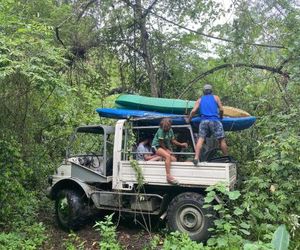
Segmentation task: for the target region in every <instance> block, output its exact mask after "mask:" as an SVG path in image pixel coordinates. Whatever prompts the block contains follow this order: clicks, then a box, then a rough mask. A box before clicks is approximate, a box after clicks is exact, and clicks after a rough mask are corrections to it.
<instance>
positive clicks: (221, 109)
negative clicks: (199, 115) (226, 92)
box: [214, 95, 224, 119]
mask: <svg viewBox="0 0 300 250" xmlns="http://www.w3.org/2000/svg"><path fill="white" fill-rule="evenodd" d="M214 97H215V100H216V102H217V104H218V107H219V113H220V118H221V119H223V114H224V108H223V105H222V102H221V99H220V97H218V96H217V95H215V96H214Z"/></svg>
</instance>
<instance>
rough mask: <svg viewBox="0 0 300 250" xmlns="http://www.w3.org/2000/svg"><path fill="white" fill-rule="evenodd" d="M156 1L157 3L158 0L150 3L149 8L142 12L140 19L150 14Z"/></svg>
mask: <svg viewBox="0 0 300 250" xmlns="http://www.w3.org/2000/svg"><path fill="white" fill-rule="evenodd" d="M157 1H158V0H154V1H153V2H152V4H150V6H149V7H148V8H147V9H145V11H144V12H143V14H142V18H144V17H146V16H147V15H148V14H149V13H150V11H151V10H152V9H153V7H154V5H155V4H156V3H157Z"/></svg>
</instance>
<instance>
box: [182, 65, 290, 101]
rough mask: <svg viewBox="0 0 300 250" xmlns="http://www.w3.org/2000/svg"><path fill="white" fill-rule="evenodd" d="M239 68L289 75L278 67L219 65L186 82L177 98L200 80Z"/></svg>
mask: <svg viewBox="0 0 300 250" xmlns="http://www.w3.org/2000/svg"><path fill="white" fill-rule="evenodd" d="M239 67H246V68H253V69H262V70H267V71H270V72H272V73H277V74H280V75H282V76H284V77H289V74H288V73H287V72H284V71H282V67H281V66H279V67H278V68H274V67H270V66H266V65H259V64H246V63H226V64H222V65H219V66H217V67H215V68H212V69H210V70H208V71H205V72H203V73H201V74H200V75H198V76H197V77H196V78H194V79H193V80H191V81H190V82H188V83H187V84H186V85H188V86H187V87H186V88H185V89H184V91H183V92H182V93H181V94H180V95H179V96H178V99H180V98H181V97H182V96H183V95H184V94H185V93H186V91H187V90H188V89H189V88H190V87H191V86H192V85H193V84H194V83H195V82H197V81H199V80H200V79H202V78H204V77H206V76H208V75H210V74H213V73H215V72H216V71H219V70H221V69H225V68H239Z"/></svg>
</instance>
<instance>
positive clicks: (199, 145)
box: [193, 137, 205, 165]
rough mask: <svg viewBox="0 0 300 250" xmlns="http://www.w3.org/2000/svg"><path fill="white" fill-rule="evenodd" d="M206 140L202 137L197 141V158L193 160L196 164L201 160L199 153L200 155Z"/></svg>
mask: <svg viewBox="0 0 300 250" xmlns="http://www.w3.org/2000/svg"><path fill="white" fill-rule="evenodd" d="M204 140H205V138H202V137H200V138H199V139H198V141H197V144H196V150H195V158H194V160H193V163H194V165H197V164H198V162H199V155H200V152H201V149H202V146H203V143H204Z"/></svg>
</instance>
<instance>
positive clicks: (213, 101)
mask: <svg viewBox="0 0 300 250" xmlns="http://www.w3.org/2000/svg"><path fill="white" fill-rule="evenodd" d="M197 110H198V113H199V116H200V117H201V122H200V125H199V139H198V141H197V144H196V152H195V158H194V160H193V163H194V165H195V166H197V164H198V162H199V155H200V152H201V149H202V146H203V143H204V141H205V138H206V137H207V136H208V135H210V134H211V133H212V134H214V136H215V137H216V138H217V139H218V141H219V144H220V148H221V150H222V153H223V155H224V156H227V154H228V149H227V144H226V141H225V133H224V129H223V125H222V123H221V122H220V120H222V119H223V112H224V111H223V106H222V103H221V100H220V98H219V97H218V96H217V95H213V92H212V86H211V85H210V84H205V85H204V87H203V96H201V97H200V98H199V99H198V100H197V101H196V103H195V105H194V108H193V109H192V111H191V113H190V115H189V117H188V122H190V121H191V119H192V117H193V115H195V113H196V112H197Z"/></svg>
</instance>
